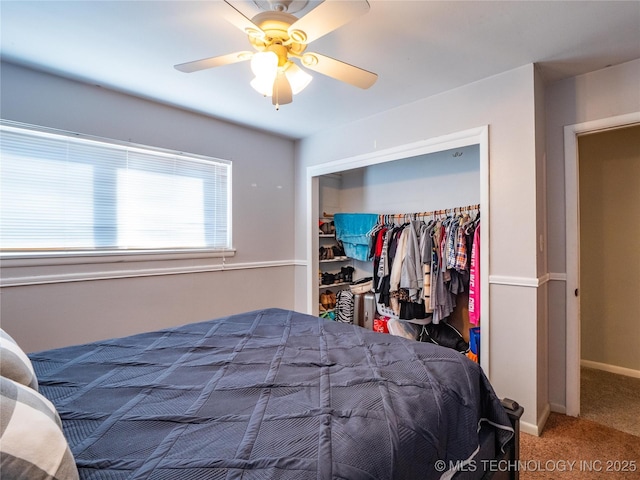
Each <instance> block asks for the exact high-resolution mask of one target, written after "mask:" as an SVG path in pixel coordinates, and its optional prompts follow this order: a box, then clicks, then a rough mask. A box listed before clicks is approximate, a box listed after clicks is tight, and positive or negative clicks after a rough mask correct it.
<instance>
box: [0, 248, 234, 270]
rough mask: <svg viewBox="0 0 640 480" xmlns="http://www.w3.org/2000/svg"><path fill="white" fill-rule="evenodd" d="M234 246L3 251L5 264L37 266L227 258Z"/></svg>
mask: <svg viewBox="0 0 640 480" xmlns="http://www.w3.org/2000/svg"><path fill="white" fill-rule="evenodd" d="M235 254H236V251H235V249H229V250H208V249H184V250H180V249H167V250H126V251H124V250H98V251H96V250H92V251H82V250H78V251H67V252H64V253H62V252H16V253H8V252H3V253H1V254H0V261H2V266H3V267H38V266H50V265H79V264H83V265H86V264H100V263H122V262H149V261H162V260H191V259H198V258H225V257H233V256H235Z"/></svg>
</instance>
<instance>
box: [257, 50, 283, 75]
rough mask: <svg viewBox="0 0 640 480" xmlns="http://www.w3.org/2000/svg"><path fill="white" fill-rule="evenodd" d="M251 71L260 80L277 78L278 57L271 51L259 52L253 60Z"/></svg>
mask: <svg viewBox="0 0 640 480" xmlns="http://www.w3.org/2000/svg"><path fill="white" fill-rule="evenodd" d="M251 71H252V72H253V74H254V75H255V76H256V77H258V78H271V81H272V82H273V79H274V78H275V76H276V74H277V73H278V55H276V54H275V53H274V52H271V51H264V52H258V53H255V54H254V55H253V57H252V58H251Z"/></svg>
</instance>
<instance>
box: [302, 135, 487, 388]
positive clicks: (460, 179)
mask: <svg viewBox="0 0 640 480" xmlns="http://www.w3.org/2000/svg"><path fill="white" fill-rule="evenodd" d="M488 161H489V154H488V126H485V127H480V128H477V129H472V130H467V131H463V132H458V133H455V134H451V135H446V136H442V137H437V138H432V139H429V140H425V141H421V142H416V143H413V144H408V145H403V146H400V147H395V148H391V149H386V150H377V151H374V152H371V153H369V154H364V155H360V156H357V157H350V158H345V159H340V160H336V161H333V162H329V163H324V164H321V165H316V166H311V167H308V168H307V187H308V188H307V192H308V195H307V207H308V208H307V223H308V229H307V232H308V235H307V259H308V263H307V311H308V312H309V313H312V314H314V315H318V313H319V312H318V309H319V308H318V307H319V305H318V304H319V302H318V292H319V284H320V285H321V282H319V277H318V275H319V272H320V271H321V266H322V267H327V264H326V260H324V261H322V262H321V261H320V259H319V253H318V252H319V247H321V246H322V244H323V243H324V242H323V239H322V238H321V237H320V238H319V235H318V219H319V217H322V216H323V215H324V214H325V213H326V214H332V213H337V212H342V213H344V212H362V213H376V214H400V213H416V212H426V211H433V210H441V209H454V208H459V207H462V206H469V205H474V204H475V205H478V206H479V210H480V212H481V217H482V221H483V223H484V228H483V229H482V230H481V232H480V236H481V239H480V242H481V248H480V261H481V263H482V265H484V267H483V268H481V270H480V287H481V295H482V301H481V302H480V303H481V306H480V308H481V310H480V315H481V318H482V322H481V325H482V335H481V345H480V349H481V351H482V352H483V354H482V356H481V366H482V368H483V370H484V371H485V372H486V373H487V375H489V374H490V355H489V353H490V350H489V345H490V342H489V340H490V316H489V310H490V308H489V307H490V305H489V281H488V278H489V257H488V251H489V244H488V241H489V218H490V217H489V164H488ZM385 193H386V195H385ZM349 265H351V266H353V272H354V273H353V278H354V279H357V278H360V277H364V276H370V275H371V273H372V272H371V270H372V265H371V262H361V261H358V260H354V261H351V262H349ZM320 308H322V307H320ZM466 308H467V306H466V305H461V308H460V309H459V310H458V311H465V310H466ZM465 333H467V334H468V332H465Z"/></svg>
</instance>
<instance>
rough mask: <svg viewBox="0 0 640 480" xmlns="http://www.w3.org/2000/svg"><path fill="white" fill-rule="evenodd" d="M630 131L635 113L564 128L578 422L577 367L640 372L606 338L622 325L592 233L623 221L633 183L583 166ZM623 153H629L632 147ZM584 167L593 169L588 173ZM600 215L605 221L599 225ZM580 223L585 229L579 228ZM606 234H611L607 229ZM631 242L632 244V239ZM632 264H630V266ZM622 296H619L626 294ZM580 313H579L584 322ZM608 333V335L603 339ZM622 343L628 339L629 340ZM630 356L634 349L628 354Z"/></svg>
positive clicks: (570, 371)
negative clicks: (590, 156)
mask: <svg viewBox="0 0 640 480" xmlns="http://www.w3.org/2000/svg"><path fill="white" fill-rule="evenodd" d="M629 128H634V129H636V130H634V131H633V133H634V134H635V135H637V129H640V114H638V113H635V114H631V115H625V116H620V117H613V118H609V119H603V120H599V121H594V122H587V123H584V124H580V125H571V126H567V127H565V182H566V191H565V193H566V222H567V223H566V235H567V237H566V238H567V243H566V261H567V287H566V313H567V316H566V322H567V329H566V335H567V336H566V407H567V412H566V413H567V414H568V415H572V416H577V415H579V414H580V413H581V405H580V397H581V384H580V380H581V373H580V372H581V364H584V363H585V360H586V363H587V364H589V362H591V363H590V364H589V365H590V366H592V367H593V366H598V367H601V368H608V369H609V370H614V371H616V370H617V373H621V372H622V373H625V374H629V373H633V372H634V371H638V370H640V368H638V366H637V361H638V360H637V358H636V360H630V359H629V358H626V359H625V358H623V357H619V355H620V353H621V351H620V345H617V346H616V339H615V335H612V334H611V333H614V334H615V332H619V330H621V329H622V328H624V327H623V326H622V325H619V324H618V323H619V322H620V321H621V320H622V321H623V324H624V319H621V318H619V317H620V314H619V313H618V312H616V308H620V305H619V304H620V303H621V300H620V297H619V296H617V293H616V292H614V293H612V295H614V297H612V298H608V299H606V300H605V297H604V294H605V293H606V292H607V291H608V290H607V289H608V287H607V288H605V287H603V283H602V279H603V278H604V275H607V276H608V275H611V268H610V267H611V266H612V265H610V264H611V263H612V262H611V261H608V263H607V264H602V263H599V262H598V261H599V260H600V259H603V258H605V259H606V256H605V254H604V253H603V252H602V251H599V252H597V248H598V247H599V246H600V247H602V245H598V243H601V242H603V241H604V239H603V238H598V235H601V234H602V233H603V229H602V228H596V227H603V226H604V224H608V222H609V221H611V220H612V219H613V218H615V217H617V216H618V215H623V217H624V212H625V209H628V208H631V207H632V203H633V194H629V193H628V194H627V196H628V197H629V195H631V196H630V197H629V198H628V200H629V203H625V200H624V197H623V196H622V194H623V193H624V192H625V191H627V192H633V191H634V190H633V187H632V189H631V190H630V191H629V190H626V189H625V188H621V187H620V182H621V181H623V180H624V181H625V186H631V182H633V181H635V179H632V178H630V177H631V175H626V176H625V175H624V174H623V172H621V171H620V170H619V168H617V167H616V166H615V165H614V164H612V163H611V162H609V165H608V166H607V169H606V170H602V167H604V166H605V162H603V163H602V164H600V165H598V162H597V161H594V160H593V159H592V160H588V155H587V154H586V153H585V152H586V150H585V149H586V148H591V149H592V150H593V148H594V147H593V145H598V144H602V145H601V146H602V148H604V149H605V150H604V151H602V150H600V151H595V152H594V154H593V155H594V156H596V157H600V158H602V157H603V155H605V156H608V157H611V155H609V153H611V152H612V147H611V145H609V146H608V147H607V146H605V144H604V142H605V141H606V140H607V139H608V138H609V137H611V139H613V140H614V141H620V140H619V139H617V140H616V136H617V135H619V134H622V135H623V137H624V132H623V130H624V131H626V132H627V133H629V132H628V130H627V129H629ZM605 135H608V137H605ZM629 138H632V137H629ZM582 139H583V140H582ZM628 148H631V149H633V148H634V147H633V146H631V147H628ZM614 150H615V149H614ZM581 154H583V155H585V158H584V162H585V163H584V165H583V164H582V163H581V162H580V155H581ZM589 164H593V165H592V166H591V167H590V166H589ZM616 168H617V169H616ZM598 169H600V171H598ZM582 170H584V171H582ZM616 175H617V178H616ZM616 184H617V186H616ZM619 194H620V195H619ZM605 205H606V206H607V209H608V210H607V211H606V212H604V211H602V208H603V207H604V206H605ZM588 213H591V215H588V216H587V214H588ZM603 215H604V219H605V220H603ZM636 218H637V217H636ZM583 223H584V225H582V224H583ZM607 228H608V229H609V230H610V227H607ZM591 232H593V233H591ZM607 235H608V232H607ZM607 241H611V240H607ZM635 242H636V243H637V238H636V239H635ZM596 252H597V256H596V257H594V258H593V261H591V262H589V261H588V260H589V258H586V259H585V256H587V255H591V256H594V255H596ZM620 253H621V251H620V250H618V249H616V248H614V247H609V250H608V251H607V252H606V254H607V255H610V254H614V255H615V254H618V255H619V254H620ZM636 258H637V257H636ZM631 261H632V262H634V260H631ZM636 262H637V260H636ZM613 263H614V264H618V265H619V264H620V263H622V262H620V261H619V260H618V261H615V262H613ZM634 266H635V263H634ZM603 268H604V269H605V270H606V273H605V270H603ZM635 271H636V272H640V264H639V265H638V267H637V268H635ZM637 275H640V273H637ZM598 279H600V281H598ZM635 281H636V282H638V281H640V280H638V279H637V278H636V279H635ZM609 283H611V281H609ZM619 285H620V284H619ZM633 285H638V283H635V284H633V283H631V284H629V286H630V287H631V288H633ZM622 290H623V291H624V290H625V289H622ZM594 291H595V293H594ZM627 296H628V297H633V295H629V294H627ZM635 297H636V301H637V297H638V296H637V295H635ZM595 300H598V304H597V305H595V304H594V303H593V302H594V301H595ZM585 302H587V303H585ZM612 302H615V303H616V305H611V303H612ZM581 312H584V318H583V315H581ZM605 317H608V318H610V319H611V322H610V323H609V324H607V323H605V322H604V321H603V318H605ZM636 323H637V322H636ZM607 325H608V326H607ZM634 328H635V327H634ZM594 330H597V331H594ZM607 331H609V335H608V336H607ZM629 333H631V332H629ZM581 338H582V339H583V340H584V339H585V338H586V340H584V342H581ZM626 338H630V336H627V337H626ZM626 338H625V339H622V340H620V339H618V341H621V342H622V343H624V341H626ZM636 338H637V336H636ZM583 349H584V350H583ZM630 350H636V349H633V348H632V349H630Z"/></svg>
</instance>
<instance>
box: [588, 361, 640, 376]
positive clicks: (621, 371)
mask: <svg viewBox="0 0 640 480" xmlns="http://www.w3.org/2000/svg"><path fill="white" fill-rule="evenodd" d="M580 366H581V367H587V368H594V369H596V370H603V371H605V372H609V373H616V374H618V375H624V376H625V377H633V378H640V370H634V369H633V368H627V367H620V366H618V365H611V364H608V363H601V362H594V361H592V360H584V359H581V360H580Z"/></svg>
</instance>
